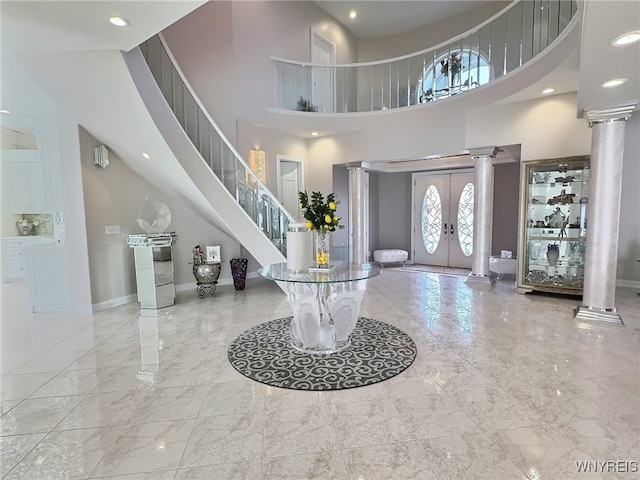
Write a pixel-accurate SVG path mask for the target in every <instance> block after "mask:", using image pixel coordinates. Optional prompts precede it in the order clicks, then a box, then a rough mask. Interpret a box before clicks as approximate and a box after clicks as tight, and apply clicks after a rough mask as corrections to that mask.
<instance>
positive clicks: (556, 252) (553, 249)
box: [547, 244, 560, 267]
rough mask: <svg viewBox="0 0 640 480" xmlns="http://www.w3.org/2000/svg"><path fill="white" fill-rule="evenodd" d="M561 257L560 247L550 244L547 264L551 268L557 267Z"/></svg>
mask: <svg viewBox="0 0 640 480" xmlns="http://www.w3.org/2000/svg"><path fill="white" fill-rule="evenodd" d="M559 256H560V246H559V245H552V244H549V246H548V247H547V262H548V263H549V266H551V267H555V266H556V265H557V264H558V257H559Z"/></svg>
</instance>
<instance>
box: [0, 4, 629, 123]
mask: <svg viewBox="0 0 640 480" xmlns="http://www.w3.org/2000/svg"><path fill="white" fill-rule="evenodd" d="M205 2H206V0H127V1H122V0H78V1H62V0H44V1H40V0H29V1H26V0H22V1H13V0H0V22H1V29H0V35H1V45H2V57H1V58H2V90H1V91H0V103H1V105H0V108H10V109H12V110H13V111H14V112H16V115H12V116H11V117H12V118H11V119H8V118H7V116H5V115H3V116H2V119H0V122H2V125H3V126H7V127H9V128H12V124H13V127H18V126H19V125H18V123H20V122H21V120H20V116H19V114H18V112H23V113H24V114H25V115H33V114H34V109H37V108H38V106H40V107H42V106H43V105H45V104H46V102H43V101H41V99H40V98H39V95H38V94H37V93H33V92H31V91H29V90H28V89H27V88H26V86H28V85H30V84H31V83H33V82H32V81H31V80H30V79H25V78H23V77H20V76H17V77H12V76H11V71H12V68H11V66H12V65H13V64H14V63H13V62H14V55H13V54H14V52H15V51H19V50H26V51H69V50H75V51H78V50H100V49H105V50H109V49H115V50H124V51H128V50H130V49H131V48H133V47H135V46H136V45H138V44H140V43H141V42H142V41H144V40H146V39H147V38H149V37H150V36H152V35H153V34H155V33H157V32H159V31H161V30H163V29H164V28H166V27H167V26H168V25H170V24H172V23H173V22H175V21H177V20H178V19H180V18H182V17H183V16H184V15H186V14H188V13H189V12H191V11H192V10H194V9H196V8H197V7H198V6H200V5H202V4H203V3H205ZM583 2H586V5H584V4H583ZM316 3H317V4H318V5H319V6H320V7H321V8H323V9H324V10H326V11H327V12H328V13H329V14H331V15H332V16H333V17H334V18H335V19H336V20H338V21H340V22H341V23H342V24H343V25H344V26H345V27H346V28H348V29H349V30H350V31H352V32H353V33H354V34H355V35H356V36H358V37H361V38H366V37H371V36H379V35H391V34H397V33H401V32H403V31H408V30H411V29H414V28H417V27H420V26H424V25H427V24H430V23H433V22H436V21H441V20H442V19H445V18H447V17H450V16H452V15H457V14H460V13H463V12H464V11H468V10H470V9H473V8H478V7H480V6H482V5H486V4H488V3H492V2H491V1H490V0H464V1H462V0H446V1H436V0H427V1H402V0H398V1H394V0H389V1H364V0H354V1H352V0H334V1H324V0H323V1H317V2H316ZM580 3H581V5H583V6H584V7H585V10H586V18H585V25H586V28H584V29H583V37H582V49H581V52H582V58H580V59H578V56H577V55H578V53H577V52H576V57H575V58H568V59H567V62H566V65H565V66H564V67H563V68H560V69H558V70H557V71H555V72H551V74H550V76H549V78H547V79H544V82H542V83H540V84H539V85H534V86H532V87H531V88H530V89H528V90H527V91H524V92H521V95H520V96H519V97H518V100H526V99H530V98H535V96H536V95H539V91H540V90H541V88H540V87H543V86H548V84H553V85H554V86H556V93H565V92H569V91H576V90H577V91H579V102H580V109H579V110H581V109H582V108H585V107H586V108H591V107H593V108H600V107H603V106H607V105H613V104H620V103H628V102H633V101H634V100H635V101H638V97H639V96H640V85H639V83H638V82H639V77H640V74H639V72H640V65H639V63H640V45H639V44H635V45H632V46H628V47H625V48H622V49H616V48H614V47H611V46H610V44H609V42H610V41H611V39H613V38H615V37H616V36H617V35H619V34H621V33H624V32H625V31H629V30H633V29H636V30H640V1H637V0H580ZM352 8H354V9H356V10H357V11H358V16H357V18H356V21H350V19H349V18H348V12H349V11H350V10H351V9H352ZM116 14H117V15H121V16H123V17H125V18H127V20H129V22H130V25H129V26H128V27H126V28H124V29H117V28H115V27H113V26H111V25H110V24H108V23H107V22H106V19H107V18H108V17H109V16H111V15H116ZM578 69H579V71H580V77H579V83H578ZM613 77H623V78H627V79H628V82H627V83H626V84H625V85H623V86H622V87H619V88H618V89H615V90H609V91H604V90H603V89H602V88H600V83H602V82H603V81H605V80H608V79H609V78H613ZM10 103H13V104H14V105H13V106H12V105H10Z"/></svg>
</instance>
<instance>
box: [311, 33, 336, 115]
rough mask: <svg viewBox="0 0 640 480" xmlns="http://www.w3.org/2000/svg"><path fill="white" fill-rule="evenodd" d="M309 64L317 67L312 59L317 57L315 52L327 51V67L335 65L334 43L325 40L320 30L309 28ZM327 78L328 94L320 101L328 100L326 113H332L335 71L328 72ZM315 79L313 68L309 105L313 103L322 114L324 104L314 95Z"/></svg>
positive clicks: (334, 93) (334, 104)
mask: <svg viewBox="0 0 640 480" xmlns="http://www.w3.org/2000/svg"><path fill="white" fill-rule="evenodd" d="M310 43H311V63H312V64H313V65H318V64H317V63H315V61H314V59H315V58H317V57H318V55H317V54H316V52H322V53H324V52H326V51H327V50H328V52H329V63H327V64H326V65H327V66H330V65H335V63H336V45H335V43H333V42H332V41H331V39H329V38H327V37H326V36H325V35H323V34H322V32H321V31H320V30H318V29H317V28H315V27H311V42H310ZM322 46H325V47H327V48H326V49H324V48H322ZM328 78H329V85H328V87H329V92H327V93H324V94H323V95H322V99H323V100H324V99H329V105H328V107H329V111H328V112H326V113H333V112H335V111H336V92H335V90H336V78H335V71H333V70H331V71H330V75H329V76H328ZM316 80H317V77H316V75H315V74H314V72H313V68H312V72H311V103H313V104H314V105H315V106H317V107H318V112H320V113H322V112H323V110H322V109H323V108H324V107H326V104H325V102H324V101H322V102H320V101H319V98H318V95H317V93H316V88H315V86H314V84H315V83H316Z"/></svg>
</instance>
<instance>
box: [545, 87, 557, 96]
mask: <svg viewBox="0 0 640 480" xmlns="http://www.w3.org/2000/svg"><path fill="white" fill-rule="evenodd" d="M553 92H555V89H554V88H545V89H544V90H542V94H543V95H549V94H550V93H553Z"/></svg>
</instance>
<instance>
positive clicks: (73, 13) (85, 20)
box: [0, 0, 206, 52]
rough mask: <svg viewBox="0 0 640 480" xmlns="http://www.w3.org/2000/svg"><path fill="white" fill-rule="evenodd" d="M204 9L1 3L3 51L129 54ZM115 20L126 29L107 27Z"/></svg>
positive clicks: (132, 2)
mask: <svg viewBox="0 0 640 480" xmlns="http://www.w3.org/2000/svg"><path fill="white" fill-rule="evenodd" d="M203 3H206V0H162V1H150V0H127V1H122V0H120V1H118V0H115V1H113V0H111V1H102V0H81V1H50V0H47V1H39V0H21V1H7V0H2V1H1V2H0V13H1V14H2V17H1V21H2V48H3V49H4V48H7V47H8V48H10V49H12V50H24V51H68V50H123V51H125V52H128V51H129V50H131V49H132V48H134V47H137V46H138V45H140V43H142V42H143V41H144V40H147V39H148V38H150V37H152V36H153V35H155V34H156V33H158V32H159V31H161V30H163V29H164V28H166V27H168V26H169V25H171V24H172V23H174V22H176V21H177V20H179V19H180V18H182V17H184V16H185V15H186V14H187V13H189V12H191V11H192V10H194V9H196V8H197V7H199V6H200V5H202V4H203ZM114 15H119V16H122V17H124V18H126V19H127V20H128V21H129V26H126V27H123V28H118V27H115V26H113V25H111V24H110V23H109V22H108V21H107V20H108V19H109V18H110V17H112V16H114Z"/></svg>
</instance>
